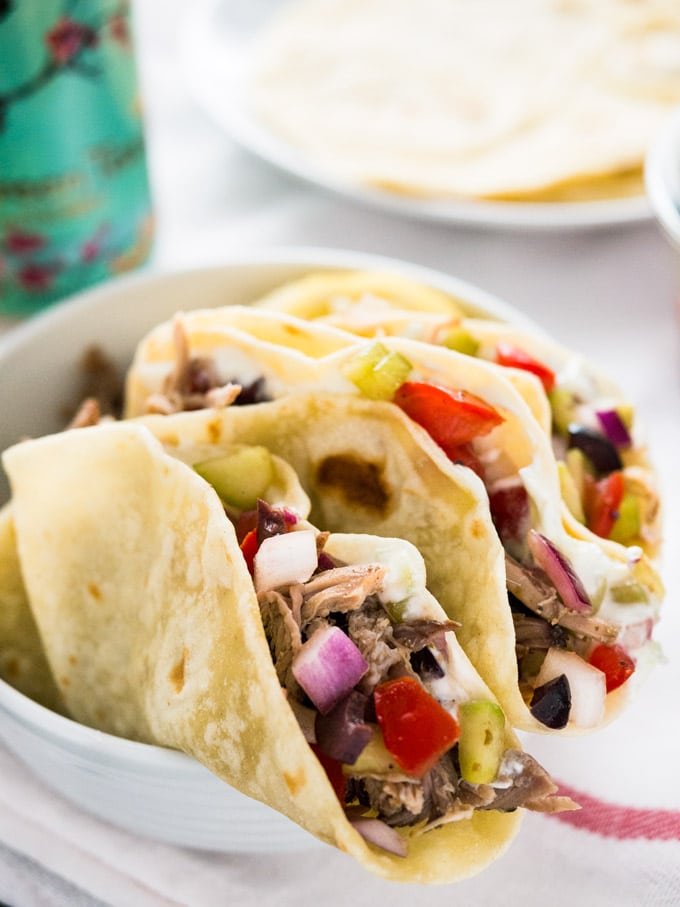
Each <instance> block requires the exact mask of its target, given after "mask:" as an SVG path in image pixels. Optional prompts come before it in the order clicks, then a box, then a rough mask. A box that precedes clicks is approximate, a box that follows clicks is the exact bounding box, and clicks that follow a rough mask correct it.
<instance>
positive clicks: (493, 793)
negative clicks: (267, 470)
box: [232, 501, 573, 853]
mask: <svg viewBox="0 0 680 907" xmlns="http://www.w3.org/2000/svg"><path fill="white" fill-rule="evenodd" d="M232 517H233V514H232ZM253 522H255V525H254V526H253V528H251V529H248V526H249V525H250V524H252V523H253ZM235 523H236V526H237V529H240V531H239V535H240V536H241V549H242V551H243V552H244V556H245V557H246V562H247V563H248V566H249V568H250V569H251V571H252V574H253V579H254V584H255V590H256V592H257V598H258V603H259V607H260V612H261V615H262V622H263V626H264V630H265V634H266V637H267V640H268V643H269V647H270V652H271V655H272V659H273V662H274V666H275V668H276V672H277V675H278V678H279V682H280V684H281V686H282V688H283V689H284V690H285V691H286V694H287V700H288V702H289V704H290V706H291V709H292V710H293V713H294V714H295V716H296V718H297V720H298V722H299V724H300V727H301V729H302V731H303V733H304V735H305V738H306V739H307V741H308V743H309V744H310V746H311V747H312V749H313V750H314V752H315V753H316V754H317V757H318V758H319V760H320V762H321V764H322V765H323V767H324V769H325V770H326V772H327V774H328V776H329V779H330V781H331V783H332V785H333V787H334V790H335V792H336V794H337V796H338V798H339V800H340V802H341V803H342V804H343V805H344V807H345V808H346V810H347V815H348V818H349V819H350V821H351V822H352V823H353V824H354V825H355V827H356V828H357V830H358V831H359V832H360V833H361V834H362V835H364V836H365V837H367V838H368V839H369V840H371V841H372V842H373V843H376V844H378V845H379V846H382V847H384V848H385V849H388V850H390V851H391V852H394V853H405V847H406V844H405V841H404V838H403V837H401V836H399V835H396V834H395V833H393V832H391V828H396V827H403V828H408V829H410V830H411V831H412V832H418V833H422V832H424V831H427V830H429V829H431V828H435V827H437V826H439V825H443V824H445V823H448V822H453V821H456V820H458V819H462V818H469V817H470V815H471V814H472V812H473V811H474V810H476V809H481V810H501V811H510V810H514V809H516V808H518V807H520V806H523V807H526V808H529V809H534V810H538V811H543V812H553V811H557V810H562V809H565V808H573V804H572V803H571V801H569V800H568V799H566V798H561V797H554V796H552V795H553V794H554V792H555V791H556V786H555V784H554V783H553V782H552V780H551V779H550V777H549V775H548V774H547V773H546V772H545V770H544V769H542V768H541V766H540V765H539V764H538V763H537V762H536V761H535V760H534V759H533V758H532V757H531V756H528V755H527V754H526V753H524V752H522V751H521V750H518V749H506V743H505V718H504V715H503V712H502V711H501V709H500V707H499V706H498V705H497V704H496V703H494V702H492V701H490V700H489V699H483V698H470V694H469V692H467V690H468V689H469V686H470V677H469V671H470V669H469V667H467V676H466V672H465V671H460V676H459V674H457V673H456V669H457V667H458V668H460V667H463V668H464V667H465V666H462V665H460V664H458V665H457V664H456V662H460V659H459V658H457V657H456V655H457V650H456V649H455V648H454V645H455V644H454V643H453V632H454V630H455V628H456V626H457V625H456V624H455V623H453V622H452V621H449V620H446V619H445V615H444V613H443V612H442V611H441V609H440V608H439V606H438V605H437V604H436V602H435V600H434V599H433V598H432V596H431V595H430V594H429V593H428V592H427V591H426V590H425V588H424V586H422V587H421V586H420V584H419V577H418V576H417V567H414V556H415V558H416V559H417V558H418V555H417V553H416V552H415V549H413V548H412V546H410V545H409V544H408V543H405V542H402V541H398V542H397V541H395V540H383V539H378V538H375V537H371V536H363V535H343V534H340V535H330V534H329V533H322V532H318V531H317V530H315V529H314V528H313V527H312V526H311V525H310V524H309V523H308V522H307V521H305V520H300V519H298V518H297V517H296V516H295V515H294V514H292V513H291V512H290V511H289V510H286V509H283V508H275V507H271V506H270V505H268V504H266V503H265V502H263V501H259V502H258V506H257V511H256V512H255V513H246V514H242V515H240V517H238V518H237V519H236V520H235ZM244 532H245V535H244ZM374 557H375V560H373V558H374Z"/></svg>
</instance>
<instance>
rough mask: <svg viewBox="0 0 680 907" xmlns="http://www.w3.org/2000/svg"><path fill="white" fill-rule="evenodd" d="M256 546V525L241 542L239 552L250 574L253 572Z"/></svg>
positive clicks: (257, 546)
mask: <svg viewBox="0 0 680 907" xmlns="http://www.w3.org/2000/svg"><path fill="white" fill-rule="evenodd" d="M258 548H259V545H258V544H257V527H256V528H255V529H251V530H250V532H249V533H248V534H247V535H246V537H245V538H244V539H243V541H242V542H241V553H242V554H243V557H244V558H245V561H246V566H247V567H248V570H249V571H250V575H251V576H253V575H254V573H255V555H256V554H257V549H258Z"/></svg>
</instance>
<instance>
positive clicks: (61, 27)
mask: <svg viewBox="0 0 680 907" xmlns="http://www.w3.org/2000/svg"><path fill="white" fill-rule="evenodd" d="M97 41H98V38H97V33H96V31H95V30H94V29H93V28H90V26H89V25H84V24H83V23H82V22H76V20H75V19H69V17H68V16H62V17H61V18H60V19H59V20H58V21H57V24H56V25H55V26H54V28H53V29H52V30H51V31H49V32H47V34H46V35H45V43H46V44H47V48H48V50H49V52H50V54H51V55H52V59H53V60H54V62H55V63H58V64H59V65H60V66H66V65H67V64H68V63H70V62H71V60H73V59H74V57H77V56H78V54H79V53H80V52H81V50H83V48H85V47H96V45H97Z"/></svg>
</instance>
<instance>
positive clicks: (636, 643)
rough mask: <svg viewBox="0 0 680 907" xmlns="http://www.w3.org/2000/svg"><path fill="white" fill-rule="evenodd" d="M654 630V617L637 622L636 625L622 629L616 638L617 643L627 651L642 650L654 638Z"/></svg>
mask: <svg viewBox="0 0 680 907" xmlns="http://www.w3.org/2000/svg"><path fill="white" fill-rule="evenodd" d="M653 629H654V618H653V617H647V618H645V620H640V621H637V622H636V623H634V624H627V625H626V626H625V627H621V631H620V632H619V635H618V636H617V637H616V643H617V645H619V646H622V647H623V648H624V649H626V651H631V650H635V649H640V648H641V647H642V646H644V644H645V643H646V642H647V641H648V640H649V639H651V638H652V630H653Z"/></svg>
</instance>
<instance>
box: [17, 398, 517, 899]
mask: <svg viewBox="0 0 680 907" xmlns="http://www.w3.org/2000/svg"><path fill="white" fill-rule="evenodd" d="M195 415H196V416H198V417H199V418H201V417H203V419H204V421H205V414H195ZM223 415H224V416H228V415H229V414H228V413H225V414H223ZM165 421H166V422H167V423H169V422H170V421H174V419H172V420H171V419H166V420H165ZM240 440H241V442H244V440H245V438H244V436H241V438H240ZM4 462H5V466H6V468H7V470H8V472H9V475H10V478H11V482H12V488H13V493H14V505H13V506H14V512H15V519H16V524H17V535H18V542H19V551H20V555H21V561H22V565H23V567H24V573H25V577H26V583H27V588H28V590H29V594H30V598H31V601H32V603H33V607H34V610H35V613H36V615H37V619H38V622H39V624H40V626H41V629H42V632H43V635H44V638H45V640H46V645H47V649H48V652H49V657H50V660H51V662H52V664H53V666H54V667H55V674H56V675H57V676H58V677H59V679H60V684H61V686H62V689H63V691H64V696H65V698H66V700H67V703H68V706H69V710H70V712H71V713H72V714H73V715H74V717H76V719H77V720H79V721H82V722H84V723H87V724H91V725H93V726H95V727H98V728H100V729H102V730H105V731H109V732H112V733H116V734H122V735H124V736H126V737H129V738H132V739H137V740H143V741H147V742H152V743H157V744H162V745H165V746H171V747H176V748H179V749H182V750H184V751H185V752H187V753H189V754H191V755H193V756H195V757H196V758H197V759H198V760H199V761H201V762H202V763H203V764H204V765H206V766H208V767H209V768H210V769H211V770H212V771H213V772H215V773H216V774H217V775H219V776H220V777H222V778H223V779H224V780H226V781H227V782H228V783H229V784H231V785H233V786H234V787H236V788H238V789H239V790H241V791H242V792H244V793H245V794H247V795H249V796H252V797H255V798H256V799H258V800H261V801H262V802H264V803H267V804H268V805H270V806H272V807H274V808H275V809H277V810H279V811H280V812H282V813H284V814H285V815H287V816H289V817H290V818H291V819H293V821H295V822H297V823H298V824H300V825H301V826H303V827H304V828H306V829H307V830H308V831H310V832H311V833H312V834H315V835H316V836H317V837H319V838H320V839H321V840H323V841H326V842H328V843H330V844H334V845H335V846H337V847H339V848H340V849H341V850H344V851H346V852H347V853H349V854H351V855H353V856H354V857H356V858H357V859H358V860H359V861H360V862H361V863H362V864H363V865H364V866H365V867H366V868H368V869H370V870H371V871H373V872H375V873H376V874H378V875H382V876H384V877H387V878H390V879H395V880H402V881H410V882H450V881H454V880H456V879H460V878H464V877H466V876H469V875H472V874H473V873H475V872H478V871H479V870H481V869H482V868H483V867H484V866H486V865H487V864H488V863H489V862H491V861H492V860H493V859H494V858H495V857H497V856H499V855H500V854H501V853H502V852H503V851H504V849H505V848H506V847H507V846H508V844H509V843H510V841H511V839H512V837H513V836H514V834H515V833H516V831H517V828H518V823H519V821H520V812H519V811H518V812H515V813H510V814H505V813H498V812H496V813H494V812H491V811H489V812H482V811H478V812H475V814H474V815H473V817H472V818H470V819H463V820H461V821H459V822H454V823H451V824H448V825H446V826H444V827H443V828H441V829H438V830H437V831H435V832H433V833H431V834H427V835H423V836H420V837H417V838H414V839H413V840H412V841H410V842H409V854H408V856H407V857H406V858H398V857H394V856H392V855H390V854H388V853H385V852H384V851H380V850H378V849H376V848H374V847H372V846H370V845H368V844H366V843H365V842H364V840H363V839H362V838H361V837H360V836H359V835H358V833H357V832H356V831H355V830H354V829H353V828H352V827H351V825H350V824H349V822H348V821H347V819H346V818H345V815H344V812H343V810H342V808H341V806H340V804H339V802H338V800H337V798H336V796H335V794H334V792H333V790H332V787H331V785H330V783H329V781H328V779H327V777H326V774H325V772H324V770H323V769H322V768H321V766H320V764H319V762H318V761H317V759H316V757H315V756H314V755H313V753H312V751H311V749H310V748H309V746H308V744H307V743H306V741H305V739H304V737H303V735H302V733H301V731H300V729H299V727H298V724H297V722H296V720H295V718H294V716H293V713H292V712H291V710H290V709H289V708H288V706H287V704H286V702H285V697H284V694H283V692H282V690H281V687H280V685H279V681H278V678H277V676H276V671H275V669H274V666H273V664H272V661H271V657H270V653H269V647H268V644H267V640H266V637H265V635H264V631H263V629H262V623H261V620H260V613H259V608H258V605H257V600H256V598H255V594H254V590H253V586H252V581H251V578H250V575H249V574H248V571H247V568H246V566H245V562H244V560H243V557H242V555H241V553H240V551H239V549H238V545H237V542H236V538H235V535H234V530H233V527H232V525H231V524H230V522H229V521H228V520H227V518H226V517H225V514H224V510H223V508H222V505H221V503H220V501H219V499H218V497H217V495H216V494H215V493H214V491H213V490H212V489H211V488H210V487H209V486H208V485H207V484H206V483H205V482H204V481H203V480H202V479H201V478H199V476H198V475H197V474H195V473H194V472H193V470H191V469H190V468H188V467H187V466H186V465H185V464H183V463H181V462H180V461H178V460H176V459H174V458H171V457H168V456H167V455H165V454H164V452H163V450H162V448H161V446H160V445H159V443H158V442H157V441H156V440H155V439H154V438H153V437H152V436H151V434H150V433H149V432H148V430H146V429H145V428H144V427H142V426H140V425H136V424H130V423H119V424H113V425H103V426H99V427H96V428H89V429H81V430H79V431H77V432H68V433H65V434H62V435H59V436H52V437H48V438H44V439H40V440H37V441H30V442H26V443H25V444H22V445H19V446H17V447H15V448H13V449H11V450H10V451H8V452H6V453H5V455H4ZM65 501H66V502H68V503H67V504H66V505H65V503H64V502H65ZM461 657H463V656H462V653H461ZM480 683H481V681H480ZM508 744H509V745H516V740H515V739H514V737H513V736H512V734H511V733H510V732H508Z"/></svg>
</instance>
